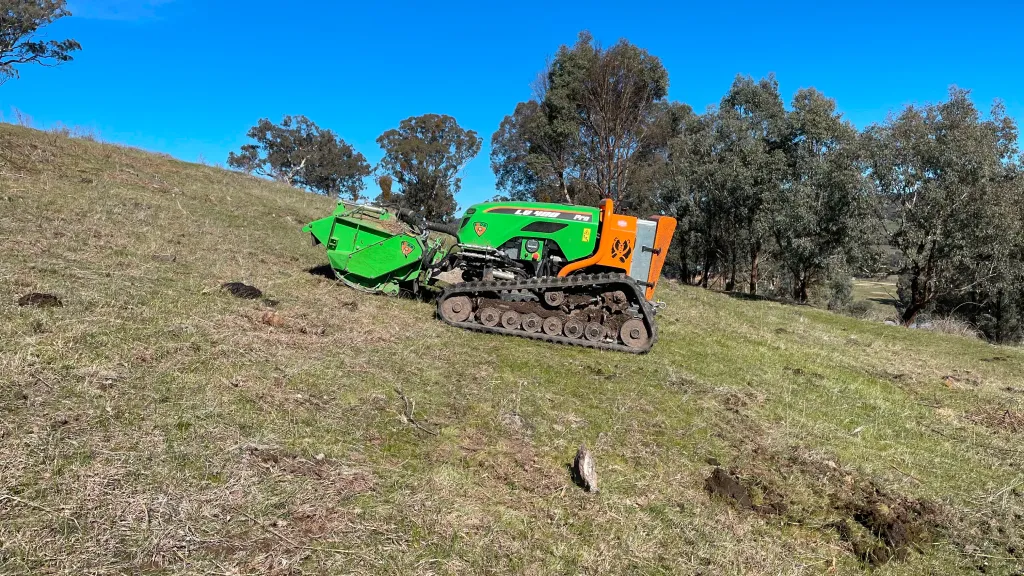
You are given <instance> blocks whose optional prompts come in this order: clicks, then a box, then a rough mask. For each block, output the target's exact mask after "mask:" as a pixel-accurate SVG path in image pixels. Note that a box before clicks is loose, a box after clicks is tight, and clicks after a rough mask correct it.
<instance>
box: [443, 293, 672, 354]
mask: <svg viewBox="0 0 1024 576" xmlns="http://www.w3.org/2000/svg"><path fill="white" fill-rule="evenodd" d="M610 285H614V286H616V288H617V289H623V290H630V291H632V293H633V295H634V300H633V301H634V302H639V303H640V310H641V312H642V314H643V321H644V324H646V325H647V328H648V329H649V330H650V333H651V337H650V340H648V341H647V346H645V347H643V348H630V347H629V346H623V345H622V344H609V343H607V342H591V341H590V340H586V339H585V338H568V337H566V336H549V335H547V334H545V333H544V332H543V331H541V332H536V333H530V332H526V331H523V330H509V329H507V328H503V327H501V326H494V327H488V326H484V325H483V324H477V323H476V322H449V321H448V320H445V319H444V317H443V316H441V305H442V304H444V301H445V300H447V299H448V298H450V297H452V296H469V297H471V298H473V297H477V296H478V295H479V293H480V292H504V291H510V290H538V289H540V290H547V289H550V288H554V289H559V290H564V289H566V288H577V287H582V288H595V287H596V288H600V287H601V286H610ZM437 317H438V318H439V319H440V320H442V321H443V322H444V323H445V324H448V325H450V326H455V327H457V328H464V329H467V330H472V331H474V332H482V333H485V334H502V335H505V336H519V337H520V338H529V339H531V340H542V341H544V342H553V343H556V344H568V345H570V346H580V347H584V348H597V349H599V350H614V351H617V352H629V353H632V354H645V353H647V352H649V351H650V350H651V347H652V346H654V343H655V342H656V341H657V340H658V329H657V326H655V324H654V308H653V307H652V306H651V305H650V304H649V303H648V302H647V299H646V298H645V297H644V293H643V290H641V288H640V285H639V284H637V283H636V281H634V280H633V279H632V278H630V277H629V276H626V275H625V274H610V273H609V274H584V275H579V276H569V277H558V276H545V277H542V278H530V279H529V280H482V281H477V282H460V283H458V284H454V285H452V286H449V287H448V288H446V289H445V291H444V292H443V293H442V294H441V296H440V297H439V298H438V299H437Z"/></svg>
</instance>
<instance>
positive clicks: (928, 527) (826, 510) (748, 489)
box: [704, 449, 944, 566]
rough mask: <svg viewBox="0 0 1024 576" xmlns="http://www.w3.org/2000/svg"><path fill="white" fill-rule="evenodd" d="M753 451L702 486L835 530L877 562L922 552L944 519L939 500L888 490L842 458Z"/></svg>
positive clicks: (744, 505) (753, 507)
mask: <svg viewBox="0 0 1024 576" xmlns="http://www.w3.org/2000/svg"><path fill="white" fill-rule="evenodd" d="M755 453H756V456H758V457H759V458H761V459H759V460H755V461H753V462H752V463H751V464H750V466H749V469H740V468H731V469H729V470H726V469H724V468H722V467H715V469H714V470H713V471H712V473H711V475H710V476H709V477H708V478H707V479H705V481H704V489H705V490H706V491H707V492H708V493H709V494H710V495H712V496H713V497H716V498H719V499H721V500H723V501H725V502H727V503H729V504H730V505H732V506H734V507H736V508H739V509H741V510H750V511H753V512H755V513H758V514H764V515H779V516H784V517H786V519H787V520H788V521H790V522H793V523H795V524H804V525H809V526H822V525H824V528H825V529H826V530H835V532H836V533H837V534H838V535H839V537H840V539H841V540H843V541H844V542H847V543H848V544H849V545H850V551H851V552H852V553H853V554H854V555H855V556H856V557H857V558H858V559H859V560H861V561H862V562H864V563H865V564H868V565H871V566H879V565H882V564H885V563H887V562H890V561H892V560H904V559H906V558H907V557H908V556H909V555H910V553H911V552H915V551H916V552H919V553H924V552H925V548H926V544H927V543H928V542H930V541H931V538H932V536H933V535H934V534H936V533H937V532H939V531H940V530H941V527H942V526H943V522H944V521H943V519H942V516H943V514H944V512H943V510H942V508H941V507H940V506H939V505H938V504H934V503H932V502H928V501H923V500H916V499H913V498H909V497H906V496H903V495H900V494H898V493H895V492H893V491H891V490H888V489H886V488H884V487H883V486H882V485H881V484H879V483H878V481H876V480H875V479H873V478H869V477H866V476H864V475H862V474H860V473H858V472H856V471H853V470H849V469H846V468H844V467H843V466H842V465H840V464H839V462H838V460H837V459H834V458H828V457H821V456H819V455H813V454H811V453H807V452H804V451H801V450H799V449H797V450H793V451H792V452H791V453H788V454H786V453H776V452H769V451H767V450H764V449H756V450H755ZM807 491H809V492H810V494H808V493H807ZM822 519H830V520H829V521H826V522H824V523H822Z"/></svg>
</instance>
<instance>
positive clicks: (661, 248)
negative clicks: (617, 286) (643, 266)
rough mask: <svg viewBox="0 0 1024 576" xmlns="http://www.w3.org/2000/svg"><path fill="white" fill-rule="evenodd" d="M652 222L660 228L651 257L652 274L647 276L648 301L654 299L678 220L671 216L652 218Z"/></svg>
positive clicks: (657, 229) (655, 235) (655, 234)
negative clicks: (655, 288)
mask: <svg viewBox="0 0 1024 576" xmlns="http://www.w3.org/2000/svg"><path fill="white" fill-rule="evenodd" d="M651 220H653V221H655V222H657V223H658V227H657V228H656V229H655V231H654V254H653V255H652V256H651V272H650V274H649V275H648V276H647V293H646V294H645V296H646V297H647V299H648V300H650V299H651V298H654V287H655V285H656V284H657V283H658V279H659V278H660V277H661V267H662V266H664V265H665V258H667V257H668V249H669V246H671V245H672V235H673V234H675V231H676V219H675V218H673V217H671V216H651Z"/></svg>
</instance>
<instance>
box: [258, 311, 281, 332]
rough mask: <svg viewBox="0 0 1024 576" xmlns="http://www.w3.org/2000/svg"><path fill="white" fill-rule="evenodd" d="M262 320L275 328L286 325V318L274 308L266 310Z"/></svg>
mask: <svg viewBox="0 0 1024 576" xmlns="http://www.w3.org/2000/svg"><path fill="white" fill-rule="evenodd" d="M260 322H262V323H264V324H266V325H267V326H272V327H274V328H280V327H282V326H284V318H283V317H282V316H281V315H280V314H278V313H277V312H274V311H272V310H267V311H266V312H264V313H263V315H262V316H260Z"/></svg>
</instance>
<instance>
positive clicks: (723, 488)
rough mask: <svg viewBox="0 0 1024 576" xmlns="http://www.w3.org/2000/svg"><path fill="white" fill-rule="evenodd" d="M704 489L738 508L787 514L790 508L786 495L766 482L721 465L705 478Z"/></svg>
mask: <svg viewBox="0 0 1024 576" xmlns="http://www.w3.org/2000/svg"><path fill="white" fill-rule="evenodd" d="M716 461H717V460H716ZM704 489H705V490H706V491H707V492H708V494H711V495H712V496H717V497H719V498H722V499H724V500H726V501H728V502H730V503H732V504H733V505H734V506H736V507H738V508H742V509H745V510H753V511H755V512H758V513H761V514H785V513H786V510H787V509H788V508H789V506H788V505H787V504H786V499H785V496H783V494H781V493H780V492H778V491H776V490H774V489H772V488H771V487H769V486H768V485H767V484H766V483H765V482H763V481H761V480H760V479H758V478H756V477H750V478H741V477H740V476H738V475H737V471H735V470H734V471H726V470H725V469H724V468H722V467H720V466H716V467H715V469H714V470H712V471H711V476H708V477H707V478H706V479H705V480H704Z"/></svg>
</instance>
